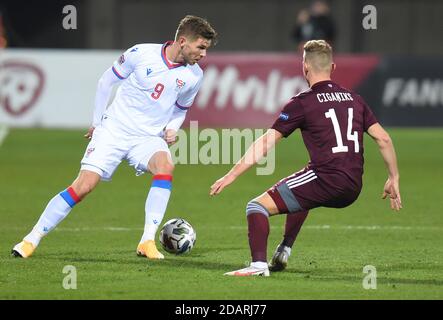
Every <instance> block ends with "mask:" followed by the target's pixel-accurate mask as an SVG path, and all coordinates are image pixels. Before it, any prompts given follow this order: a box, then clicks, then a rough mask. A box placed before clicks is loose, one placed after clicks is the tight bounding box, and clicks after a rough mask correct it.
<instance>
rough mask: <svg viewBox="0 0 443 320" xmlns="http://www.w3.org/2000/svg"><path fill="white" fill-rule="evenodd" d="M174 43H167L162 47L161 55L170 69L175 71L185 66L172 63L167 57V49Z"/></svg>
mask: <svg viewBox="0 0 443 320" xmlns="http://www.w3.org/2000/svg"><path fill="white" fill-rule="evenodd" d="M173 43H174V41H167V42H165V43H164V44H163V46H162V53H161V55H162V59H163V62H164V63H165V64H166V66H167V67H168V69H174V68H178V67H181V66H184V64H183V63H170V62H169V60H168V58H167V57H166V47H167V46H170V45H171V44H173Z"/></svg>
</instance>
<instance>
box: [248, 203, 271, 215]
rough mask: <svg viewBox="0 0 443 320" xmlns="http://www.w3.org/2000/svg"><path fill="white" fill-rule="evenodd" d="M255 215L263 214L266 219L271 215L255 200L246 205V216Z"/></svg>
mask: <svg viewBox="0 0 443 320" xmlns="http://www.w3.org/2000/svg"><path fill="white" fill-rule="evenodd" d="M253 213H261V214H263V215H265V216H266V217H269V215H270V214H269V211H268V209H267V208H266V207H265V206H263V205H262V204H261V203H260V202H258V201H257V200H255V199H254V200H251V201H249V202H248V204H247V205H246V216H249V215H250V214H253Z"/></svg>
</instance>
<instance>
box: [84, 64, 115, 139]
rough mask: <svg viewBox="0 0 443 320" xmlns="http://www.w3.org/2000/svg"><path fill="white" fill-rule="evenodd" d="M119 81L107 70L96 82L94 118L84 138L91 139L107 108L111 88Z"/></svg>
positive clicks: (109, 69)
mask: <svg viewBox="0 0 443 320" xmlns="http://www.w3.org/2000/svg"><path fill="white" fill-rule="evenodd" d="M120 80H121V79H119V78H118V77H116V75H115V74H114V72H113V71H112V68H108V70H106V71H105V72H104V73H103V75H102V76H101V77H100V80H98V84H97V92H96V94H95V107H94V116H93V120H92V126H91V127H90V128H89V130H88V132H87V133H86V134H85V138H87V139H91V138H92V134H93V133H94V129H95V127H96V126H98V125H99V124H100V122H101V120H102V116H103V113H104V112H105V110H106V107H107V106H108V101H109V97H110V96H111V93H112V87H113V86H114V84H116V83H117V82H119V81H120Z"/></svg>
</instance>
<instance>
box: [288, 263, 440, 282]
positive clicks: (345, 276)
mask: <svg viewBox="0 0 443 320" xmlns="http://www.w3.org/2000/svg"><path fill="white" fill-rule="evenodd" d="M402 266H404V268H403V270H408V271H411V270H421V269H432V268H425V267H423V266H405V265H402ZM434 269H435V268H434ZM390 270H392V271H394V270H396V271H399V270H400V271H401V270H402V269H399V268H398V266H392V268H390ZM382 272H386V269H384V270H383V271H382ZM284 273H289V274H301V273H304V274H305V278H311V279H313V280H321V281H346V282H353V283H361V282H362V281H363V278H364V276H365V274H363V273H362V269H361V268H346V269H342V268H336V269H334V268H315V269H311V270H307V269H304V270H303V269H299V268H290V269H287V270H285V271H284ZM282 274H283V273H282ZM350 274H358V276H357V275H355V276H353V275H350ZM377 283H378V284H384V285H391V286H394V287H395V285H396V284H411V285H431V286H443V280H437V279H406V278H398V277H393V278H391V277H388V276H380V275H378V276H377Z"/></svg>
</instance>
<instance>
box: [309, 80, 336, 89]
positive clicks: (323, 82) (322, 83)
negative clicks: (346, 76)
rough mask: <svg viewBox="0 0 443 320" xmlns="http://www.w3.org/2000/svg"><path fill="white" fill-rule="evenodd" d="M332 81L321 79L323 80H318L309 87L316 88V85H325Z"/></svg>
mask: <svg viewBox="0 0 443 320" xmlns="http://www.w3.org/2000/svg"><path fill="white" fill-rule="evenodd" d="M332 83H334V82H333V81H332V80H323V81H319V82H316V83H315V84H314V85H313V86H312V87H311V89H314V88H317V87H321V86H324V85H327V84H332Z"/></svg>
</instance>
